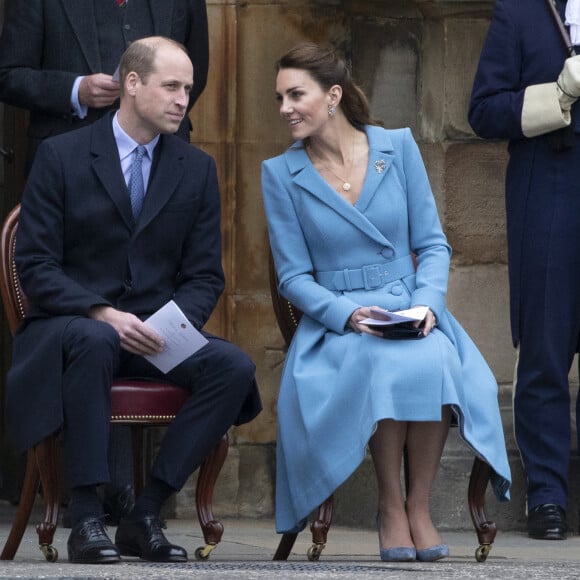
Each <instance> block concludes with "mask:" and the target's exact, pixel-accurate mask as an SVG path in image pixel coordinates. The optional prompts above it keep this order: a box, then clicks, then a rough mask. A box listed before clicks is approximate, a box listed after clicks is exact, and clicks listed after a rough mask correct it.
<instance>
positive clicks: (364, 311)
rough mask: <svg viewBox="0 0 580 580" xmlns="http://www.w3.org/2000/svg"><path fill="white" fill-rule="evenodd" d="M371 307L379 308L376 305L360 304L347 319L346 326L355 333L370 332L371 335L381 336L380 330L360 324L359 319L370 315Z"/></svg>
mask: <svg viewBox="0 0 580 580" xmlns="http://www.w3.org/2000/svg"><path fill="white" fill-rule="evenodd" d="M371 308H379V307H378V306H362V307H361V308H357V309H356V310H355V311H354V312H353V313H352V314H351V315H350V318H349V319H348V323H347V326H348V327H350V328H352V329H353V330H354V331H355V332H356V333H357V334H361V333H363V332H364V333H365V334H372V335H373V336H380V337H382V336H383V333H382V332H379V331H378V330H373V329H372V328H371V327H370V326H367V325H366V324H360V321H361V320H364V319H365V318H370V317H371Z"/></svg>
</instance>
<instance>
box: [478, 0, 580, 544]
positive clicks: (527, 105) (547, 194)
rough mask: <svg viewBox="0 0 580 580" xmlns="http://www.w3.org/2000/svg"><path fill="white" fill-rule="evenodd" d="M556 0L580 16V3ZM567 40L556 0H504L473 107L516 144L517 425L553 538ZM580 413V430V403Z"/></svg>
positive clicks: (565, 264)
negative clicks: (554, 11)
mask: <svg viewBox="0 0 580 580" xmlns="http://www.w3.org/2000/svg"><path fill="white" fill-rule="evenodd" d="M555 6H556V9H557V10H559V13H560V16H561V19H562V20H564V18H565V9H566V10H568V12H569V11H570V10H572V12H576V14H575V15H574V14H572V15H571V18H572V20H573V21H575V22H578V21H579V20H578V17H579V16H580V14H578V12H580V6H579V5H578V2H574V3H573V2H571V1H570V2H568V4H567V5H566V2H564V1H562V0H557V2H556V3H555ZM574 16H575V17H574ZM572 31H573V32H574V30H572ZM567 44H568V42H564V40H563V38H562V37H561V35H560V33H559V27H558V26H557V24H556V20H555V19H554V18H553V16H552V14H551V9H550V6H549V3H548V2H546V0H527V1H526V2H521V1H520V0H497V1H496V3H495V6H494V12H493V17H492V20H491V24H490V27H489V31H488V35H487V39H486V41H485V45H484V47H483V50H482V53H481V58H480V61H479V66H478V69H477V73H476V76H475V81H474V84H473V91H472V95H471V103H470V106H469V122H470V123H471V126H472V127H473V129H474V130H475V132H476V133H477V134H478V135H480V136H481V137H485V138H496V139H497V138H499V139H509V153H510V160H509V164H508V168H507V176H506V190H505V191H506V210H507V235H508V260H509V279H510V310H511V329H512V337H513V342H514V345H515V346H517V347H518V348H519V355H518V363H517V369H516V383H515V392H514V430H515V436H516V442H517V444H518V447H519V450H520V453H521V456H522V460H523V464H524V468H525V471H526V475H527V479H528V486H527V502H528V534H529V535H530V536H531V537H532V538H537V539H551V540H553V539H564V538H565V537H566V533H567V528H568V525H567V514H566V510H567V507H568V471H569V465H570V447H571V446H570V443H571V427H570V385H569V382H568V372H569V370H570V367H571V365H572V361H573V359H574V355H575V353H577V352H578V347H579V343H580V267H579V262H580V227H579V224H580V185H579V184H580V108H579V105H578V103H577V99H578V97H580V56H574V57H570V53H569V50H568V47H567V46H566V45H567ZM576 416H577V421H576V425H577V429H578V428H580V399H579V404H578V405H577V409H576Z"/></svg>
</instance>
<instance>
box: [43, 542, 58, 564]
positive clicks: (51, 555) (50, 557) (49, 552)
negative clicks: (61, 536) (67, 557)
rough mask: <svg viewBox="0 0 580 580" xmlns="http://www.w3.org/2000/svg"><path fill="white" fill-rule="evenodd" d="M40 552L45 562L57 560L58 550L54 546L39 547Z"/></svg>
mask: <svg viewBox="0 0 580 580" xmlns="http://www.w3.org/2000/svg"><path fill="white" fill-rule="evenodd" d="M40 551H41V552H42V553H43V554H44V557H45V558H46V561H47V562H56V561H57V560H58V550H57V549H56V548H55V547H54V546H47V545H46V544H44V545H42V546H40Z"/></svg>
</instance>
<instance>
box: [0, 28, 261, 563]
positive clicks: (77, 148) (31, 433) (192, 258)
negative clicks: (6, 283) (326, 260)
mask: <svg viewBox="0 0 580 580" xmlns="http://www.w3.org/2000/svg"><path fill="white" fill-rule="evenodd" d="M121 83H122V86H123V92H122V95H121V106H120V109H119V111H118V113H117V114H112V113H111V114H110V115H108V116H106V117H103V118H102V119H100V120H99V121H97V122H95V123H94V124H93V125H90V126H88V127H84V128H82V129H79V130H76V131H71V132H69V133H66V134H64V135H60V136H58V137H53V138H51V139H47V140H46V141H45V142H43V143H42V145H41V146H40V148H39V150H38V155H37V156H36V159H35V162H34V164H33V167H32V171H31V174H30V177H29V179H28V182H27V185H26V188H25V191H24V195H23V199H22V209H21V217H20V224H19V229H18V236H17V242H16V265H17V268H18V273H19V275H20V278H21V282H22V286H23V289H24V291H25V292H26V294H27V296H28V297H29V298H30V301H31V305H32V306H31V310H30V312H29V314H28V315H27V316H26V318H25V319H24V322H23V325H22V327H21V328H20V329H19V331H18V333H17V334H16V336H15V340H14V352H13V366H12V368H11V370H10V372H9V375H8V381H7V387H6V425H7V430H8V434H9V436H10V437H11V439H12V441H13V442H14V445H15V446H16V447H17V448H18V449H19V450H24V449H28V448H30V447H31V446H33V445H35V444H36V443H38V442H39V441H40V440H41V439H42V438H44V437H46V436H47V435H50V434H51V433H54V432H56V431H58V430H62V434H63V444H64V448H65V457H66V471H67V482H68V485H69V487H70V490H71V491H70V496H71V500H70V503H69V512H70V514H71V520H72V526H73V529H72V531H71V535H70V538H69V545H68V549H69V559H70V560H71V561H73V562H80V563H94V562H98V563H102V562H109V561H118V560H119V552H120V554H121V555H124V554H128V555H134V556H135V555H137V556H140V557H142V558H144V559H147V560H156V561H182V560H184V559H186V553H185V550H183V549H182V548H180V547H179V546H173V545H171V544H169V542H168V541H167V540H166V538H165V537H164V535H163V532H162V530H161V527H160V524H159V511H160V509H161V506H162V505H163V503H164V502H165V500H166V499H167V498H168V497H169V496H170V495H172V494H173V493H174V492H175V491H178V490H180V489H181V487H182V486H183V485H184V483H185V482H186V480H187V478H188V477H189V476H190V475H191V473H193V471H195V469H197V467H198V466H199V465H200V463H201V462H202V460H203V459H204V457H205V456H206V455H207V454H208V452H209V451H210V450H211V449H212V448H213V447H214V446H215V445H216V444H217V442H218V441H219V439H220V438H221V437H222V436H223V434H224V433H225V432H226V431H227V430H228V429H229V427H230V426H231V425H232V424H239V423H244V422H246V421H249V420H251V419H252V418H253V417H254V416H255V415H257V413H258V412H259V411H260V409H261V403H260V398H259V394H258V391H257V387H256V383H255V380H254V371H255V367H254V364H253V363H252V361H251V360H250V359H249V358H248V356H247V355H246V354H244V353H243V352H242V351H240V350H239V349H238V348H237V347H236V346H234V345H233V344H231V343H229V342H227V341H225V340H223V339H220V338H217V337H215V336H208V339H209V344H207V345H206V346H204V347H203V348H202V349H201V350H199V351H198V352H197V353H195V354H194V355H193V356H191V357H189V358H188V359H186V360H185V361H184V362H182V363H181V364H180V365H178V366H177V367H175V368H174V369H173V370H171V371H170V372H169V373H167V375H162V374H161V372H160V371H158V370H157V369H156V368H155V367H154V366H153V365H151V364H150V363H149V362H147V360H146V359H144V358H143V356H142V355H147V354H153V353H155V352H158V351H159V350H161V349H162V348H163V343H162V340H161V337H160V336H158V335H157V334H156V333H155V332H153V331H152V330H151V329H150V328H149V327H148V326H147V325H145V324H144V323H143V322H142V320H143V319H144V318H146V317H147V316H149V315H151V314H152V313H153V312H155V311H156V310H158V309H159V308H160V307H161V306H163V305H164V304H166V303H167V302H168V301H169V300H174V301H175V302H176V303H177V305H178V306H179V307H180V308H181V310H182V311H183V312H184V313H185V315H186V316H187V318H188V319H189V320H190V321H191V322H192V324H193V325H194V326H195V327H196V328H198V329H202V328H203V326H204V324H205V323H206V322H207V320H208V318H209V316H210V314H211V313H212V311H213V309H214V308H215V306H216V303H217V300H218V298H219V296H220V294H221V293H222V290H223V288H224V276H223V271H222V266H221V244H220V202H219V190H218V183H217V176H216V169H215V164H214V161H213V159H212V158H211V157H209V156H208V155H206V154H205V153H203V152H201V151H200V150H198V149H196V148H195V147H193V146H191V145H188V144H186V143H185V142H184V141H182V140H181V139H179V138H177V137H175V136H173V135H170V134H168V133H172V132H173V131H174V130H175V129H176V128H177V127H178V125H179V123H180V122H181V120H182V119H183V116H184V115H185V114H186V109H187V103H188V93H189V90H190V89H191V86H192V67H191V61H190V60H189V58H188V57H187V53H186V52H185V49H184V48H183V47H182V46H181V45H178V44H177V43H174V42H173V41H170V40H168V39H164V38H160V37H153V38H147V39H142V40H139V41H136V42H135V43H133V44H132V45H131V46H130V47H129V49H127V51H126V52H125V55H124V56H123V59H122V61H121ZM137 145H143V146H145V148H146V149H147V151H148V154H150V153H152V160H151V163H150V175H149V176H148V179H147V175H145V176H144V177H145V179H144V181H145V183H146V184H147V188H146V195H145V199H144V203H143V208H142V210H141V213H140V214H139V215H138V217H137V218H134V217H133V213H132V209H131V203H130V198H129V193H128V189H127V184H126V180H127V178H126V175H125V174H126V173H130V170H131V163H132V157H133V151H134V150H135V149H136V146H137ZM143 171H144V173H146V171H145V169H143ZM124 173H125V174H124ZM115 376H140V377H147V376H151V377H160V376H164V377H166V378H167V379H168V380H170V381H171V382H173V383H175V384H177V385H178V386H180V387H183V388H184V389H187V390H189V391H190V392H191V397H190V399H189V401H188V402H186V404H185V405H184V407H183V408H182V409H181V411H180V412H179V413H178V415H177V416H176V418H175V419H174V421H173V422H172V424H171V425H170V426H169V427H168V429H167V431H166V434H165V436H164V439H163V442H162V444H161V448H160V450H159V453H158V455H157V458H156V461H155V463H154V464H153V467H152V470H151V475H150V479H149V481H148V483H147V485H146V486H145V488H144V490H143V492H142V494H141V495H140V496H139V498H138V499H137V502H136V505H135V508H134V509H133V511H132V512H131V513H130V514H129V516H128V517H127V518H126V519H122V520H121V523H120V525H119V527H118V528H117V534H116V544H117V547H116V546H115V545H113V544H112V543H111V541H110V540H109V538H108V536H107V535H106V532H105V531H104V529H103V526H102V523H101V520H100V519H99V518H100V516H101V515H102V506H101V505H100V502H99V501H98V496H97V492H96V490H97V485H99V484H101V483H104V482H107V481H108V479H109V472H108V465H107V446H108V434H109V419H110V385H111V382H112V380H113V378H114V377H115Z"/></svg>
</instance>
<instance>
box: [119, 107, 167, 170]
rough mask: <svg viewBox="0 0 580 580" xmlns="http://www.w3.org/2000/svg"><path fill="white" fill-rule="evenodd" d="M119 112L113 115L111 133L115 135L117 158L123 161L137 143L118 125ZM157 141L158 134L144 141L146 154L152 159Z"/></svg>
mask: <svg viewBox="0 0 580 580" xmlns="http://www.w3.org/2000/svg"><path fill="white" fill-rule="evenodd" d="M118 115H119V112H118V111H117V112H116V113H115V116H114V117H113V135H114V136H115V141H116V143H117V149H119V158H120V159H121V161H123V160H124V159H125V158H126V157H128V156H129V155H131V153H133V151H134V150H135V147H137V146H138V145H139V143H137V141H135V139H133V138H132V137H130V136H129V135H128V134H127V133H126V132H125V131H124V130H123V128H122V127H121V125H119V120H118V118H117V117H118ZM158 141H159V135H157V136H156V137H155V138H154V139H152V140H151V141H149V143H145V144H144V147H145V149H146V150H147V156H148V157H149V159H153V150H154V149H155V146H156V145H157V142H158Z"/></svg>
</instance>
